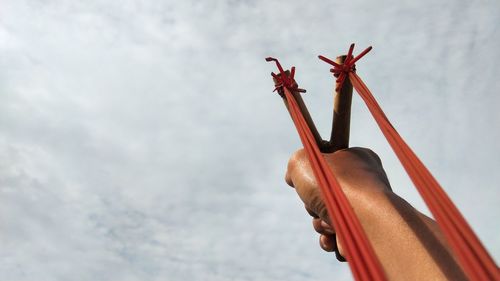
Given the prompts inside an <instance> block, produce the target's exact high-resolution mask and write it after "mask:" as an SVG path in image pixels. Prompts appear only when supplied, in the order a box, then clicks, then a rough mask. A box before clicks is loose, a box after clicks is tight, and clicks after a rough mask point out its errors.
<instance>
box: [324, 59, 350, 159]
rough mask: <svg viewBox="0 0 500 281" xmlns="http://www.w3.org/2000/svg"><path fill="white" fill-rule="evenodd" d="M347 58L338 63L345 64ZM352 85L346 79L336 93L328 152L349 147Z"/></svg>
mask: <svg viewBox="0 0 500 281" xmlns="http://www.w3.org/2000/svg"><path fill="white" fill-rule="evenodd" d="M345 58H346V56H339V57H337V60H336V62H337V63H338V64H343V63H344V60H345ZM335 88H337V84H336V85H335ZM351 103H352V84H351V81H349V78H346V79H345V81H344V85H343V86H342V88H341V89H339V90H338V91H336V92H335V94H334V101H333V124H332V133H331V137H330V142H329V143H330V145H329V147H328V152H334V151H337V150H339V149H344V148H348V147H349V131H350V127H351V126H350V124H351Z"/></svg>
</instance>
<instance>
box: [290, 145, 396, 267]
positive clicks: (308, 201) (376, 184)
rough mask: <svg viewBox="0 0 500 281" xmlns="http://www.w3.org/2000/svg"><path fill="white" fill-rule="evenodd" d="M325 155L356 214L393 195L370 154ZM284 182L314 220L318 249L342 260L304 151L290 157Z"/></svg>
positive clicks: (378, 163) (359, 151)
mask: <svg viewBox="0 0 500 281" xmlns="http://www.w3.org/2000/svg"><path fill="white" fill-rule="evenodd" d="M324 156H325V159H326V161H327V163H328V165H329V166H330V168H331V169H332V171H333V173H334V174H335V176H336V178H337V180H338V181H339V183H340V186H341V187H342V190H343V191H344V193H345V194H346V197H347V199H348V200H349V201H350V203H351V205H352V206H353V208H354V209H355V212H357V213H358V212H364V211H368V209H369V206H370V205H372V204H374V203H375V202H376V201H377V200H379V199H378V198H383V197H385V196H384V195H385V194H386V193H388V192H392V191H391V187H390V184H389V181H388V179H387V176H386V173H385V171H384V169H383V167H382V163H381V161H380V158H379V157H378V156H377V155H376V154H375V153H374V152H373V151H371V150H369V149H366V148H359V147H357V148H349V149H344V150H340V151H337V152H335V153H331V154H324ZM285 180H286V182H287V183H288V184H289V185H290V186H292V187H295V190H296V192H297V194H298V195H299V197H300V198H301V199H302V201H303V202H304V205H305V208H306V210H307V211H308V213H309V214H310V215H311V216H312V217H313V228H314V229H315V230H316V232H318V233H319V234H320V238H319V240H320V246H321V248H322V249H323V250H325V251H328V252H335V253H336V255H337V259H339V260H341V261H345V259H344V258H343V256H344V251H343V247H342V244H341V243H339V241H338V240H337V236H336V235H335V229H334V227H332V223H331V221H330V218H329V217H328V212H327V210H326V207H325V204H324V202H323V199H322V197H321V191H320V188H319V186H318V184H317V182H316V179H315V177H314V174H313V171H312V169H311V166H310V164H309V160H308V159H307V155H306V152H305V151H304V150H298V151H297V152H295V153H294V154H293V155H292V157H291V158H290V161H289V162H288V168H287V173H286V176H285ZM380 195H382V196H380ZM358 217H359V214H358Z"/></svg>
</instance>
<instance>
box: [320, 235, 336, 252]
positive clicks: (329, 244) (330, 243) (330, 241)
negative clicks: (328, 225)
mask: <svg viewBox="0 0 500 281" xmlns="http://www.w3.org/2000/svg"><path fill="white" fill-rule="evenodd" d="M335 239H336V238H335V235H323V234H322V235H320V236H319V246H320V247H321V249H323V250H324V251H326V252H334V251H335V250H337V244H336V241H335Z"/></svg>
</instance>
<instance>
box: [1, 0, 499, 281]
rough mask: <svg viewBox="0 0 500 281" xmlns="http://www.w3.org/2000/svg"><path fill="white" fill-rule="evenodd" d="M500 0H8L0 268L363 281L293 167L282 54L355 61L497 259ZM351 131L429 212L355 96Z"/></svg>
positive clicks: (80, 276) (300, 73) (319, 118)
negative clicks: (310, 212)
mask: <svg viewBox="0 0 500 281" xmlns="http://www.w3.org/2000/svg"><path fill="white" fill-rule="evenodd" d="M498 11H500V2H498V1H496V0H474V1H465V0H463V1H462V0H449V1H435V0H423V1H413V0H407V1H401V0H399V1H396V0H394V1H390V0H379V1H361V0H351V1H326V0H325V1H307V0H298V1H265V0H256V1H244V0H241V1H237V0H233V1H230V0H226V1H223V0H220V1H215V0H214V1H194V0H186V1H141V0H123V1H98V0H86V1H63V0H44V1H41V0H39V1H29V0H0V244H1V245H2V246H1V250H0V279H1V280H9V281H10V280H12V281H21V280H38V281H44V280H47V281H49V280H124V281H127V280H172V281H176V280H222V281H224V280H285V279H286V280H292V281H293V280H333V279H335V280H350V279H351V275H350V272H349V270H348V267H347V265H346V264H339V263H337V262H336V260H335V258H334V257H333V255H332V254H328V253H324V252H322V251H321V250H320V249H319V247H318V246H317V245H318V243H317V239H318V238H317V235H315V234H314V232H313V230H312V228H311V225H310V218H309V217H308V216H307V215H306V214H305V212H304V211H303V209H302V204H301V203H300V201H299V199H298V198H297V197H296V196H295V194H294V192H293V190H291V189H290V188H287V187H286V185H285V183H284V181H283V176H284V172H285V167H286V163H287V161H288V157H289V156H290V154H291V153H292V152H293V151H294V150H296V149H297V148H299V147H300V143H299V140H298V136H297V134H296V132H295V131H294V128H293V125H292V123H291V121H290V120H289V117H288V115H287V113H286V111H285V109H284V107H283V105H282V102H281V101H280V99H279V97H277V96H276V95H275V94H273V93H271V91H272V89H273V85H272V82H271V78H270V75H269V73H270V72H271V71H274V65H271V64H269V63H266V62H265V61H264V57H266V56H269V55H272V56H276V57H278V58H280V59H281V60H282V62H283V64H284V65H286V66H289V65H291V64H294V65H295V66H296V67H297V80H298V82H299V84H300V85H301V86H302V87H303V88H306V89H307V90H308V93H307V94H306V97H305V99H306V103H307V104H308V106H309V107H310V110H311V111H312V113H313V117H314V119H315V120H316V122H317V123H318V126H319V128H320V130H321V132H322V133H323V134H327V133H328V132H329V125H330V118H331V117H330V115H331V91H332V83H333V80H332V77H331V76H330V75H329V72H328V67H327V66H326V65H325V64H324V63H322V62H320V61H319V60H318V59H317V58H316V56H317V55H318V54H323V55H326V56H330V57H335V56H336V55H339V54H342V53H344V52H345V51H346V49H347V47H348V46H349V44H350V43H351V42H356V43H357V44H358V51H360V49H362V48H364V47H366V46H368V45H373V46H374V50H373V51H372V52H371V53H370V54H369V55H368V56H366V57H365V58H364V59H363V60H362V61H360V63H358V74H359V75H360V76H361V77H362V78H363V79H364V80H365V82H366V83H367V84H368V86H369V87H370V88H371V90H372V92H373V93H374V94H375V95H376V97H377V98H378V99H379V101H380V103H381V105H382V107H383V108H384V109H385V111H386V113H387V115H388V116H389V118H390V119H391V120H392V121H393V123H394V125H395V126H396V128H397V129H398V130H399V131H400V133H401V134H402V135H403V136H404V137H405V138H406V140H407V141H408V142H409V143H410V145H411V146H412V147H413V148H414V150H415V151H416V152H417V154H419V155H420V156H421V158H422V159H423V161H424V162H425V163H426V164H427V165H428V167H429V168H430V169H431V171H433V173H434V174H435V176H436V177H437V178H438V180H439V181H440V182H441V183H442V184H443V186H444V187H445V189H446V190H447V191H448V192H449V194H450V196H451V197H452V198H453V199H454V201H455V202H456V204H457V205H458V207H459V208H460V209H461V210H462V211H463V213H464V215H465V216H466V218H467V219H468V220H469V222H470V223H471V225H472V226H473V228H474V229H475V230H476V232H477V234H478V235H479V237H480V238H481V239H482V241H483V242H484V244H485V245H486V246H487V248H488V249H489V251H490V252H491V253H492V254H493V256H494V257H495V258H496V260H497V261H498V260H499V259H500V223H498V222H499V221H500V196H499V195H498V187H499V182H500V173H499V169H500V145H499V144H498V143H499V139H500V129H499V122H500V113H499V111H498V107H499V105H500V97H499V95H500V83H499V82H498V81H499V80H498V77H499V76H500V68H499V67H498V65H499V63H500V53H499V52H498V46H500V14H499V13H498ZM351 127H352V132H351V134H352V136H351V138H352V141H351V142H352V145H356V146H366V147H370V148H372V149H374V150H375V151H376V152H378V153H379V154H380V156H381V158H382V159H383V162H384V165H385V167H386V169H387V171H388V174H389V177H390V180H391V182H392V185H393V187H394V188H395V190H396V192H397V193H398V194H400V195H401V196H403V197H405V198H406V199H407V200H408V201H410V202H411V203H412V204H414V205H415V206H417V207H418V208H420V209H421V210H423V211H425V212H427V210H426V209H425V207H424V204H423V203H422V201H421V200H420V199H419V197H418V195H417V193H416V192H415V191H414V188H413V186H412V185H411V183H410V182H409V180H408V178H407V177H406V175H405V174H404V172H403V170H402V168H401V167H400V165H399V163H398V161H397V159H396V158H395V157H394V155H393V154H392V152H391V151H390V148H389V146H388V145H387V144H386V143H385V141H384V139H383V137H382V135H381V134H380V133H379V132H378V129H377V127H376V125H375V124H374V122H373V120H372V119H371V118H370V116H369V114H368V111H367V110H366V108H365V106H364V105H363V104H362V103H361V101H360V99H359V98H357V97H356V98H355V99H354V101H353V120H352V126H351Z"/></svg>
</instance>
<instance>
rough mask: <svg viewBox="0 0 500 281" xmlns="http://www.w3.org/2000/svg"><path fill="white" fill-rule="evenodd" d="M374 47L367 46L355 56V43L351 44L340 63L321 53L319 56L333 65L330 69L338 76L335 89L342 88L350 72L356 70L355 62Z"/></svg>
mask: <svg viewBox="0 0 500 281" xmlns="http://www.w3.org/2000/svg"><path fill="white" fill-rule="evenodd" d="M371 49H372V47H371V46H370V47H368V48H366V49H365V50H364V51H363V52H361V53H360V54H359V55H357V56H356V57H353V55H352V52H353V51H354V43H353V44H351V46H350V47H349V51H348V52H347V56H346V58H345V60H344V63H343V64H338V63H336V62H334V61H333V60H331V59H329V58H327V57H324V56H321V55H319V56H318V58H319V59H320V60H322V61H324V62H326V63H328V64H331V65H333V68H331V69H330V72H332V73H333V75H334V76H335V77H337V80H336V82H337V87H336V88H335V91H338V90H340V89H341V88H342V85H343V84H344V81H345V79H346V77H347V76H348V74H349V72H356V65H355V63H356V62H357V61H358V60H359V59H360V58H362V57H363V56H364V55H366V54H367V53H368V52H369V51H371Z"/></svg>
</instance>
